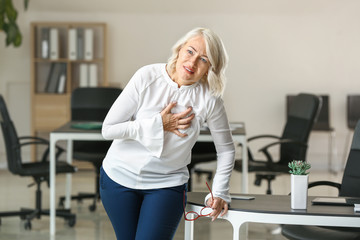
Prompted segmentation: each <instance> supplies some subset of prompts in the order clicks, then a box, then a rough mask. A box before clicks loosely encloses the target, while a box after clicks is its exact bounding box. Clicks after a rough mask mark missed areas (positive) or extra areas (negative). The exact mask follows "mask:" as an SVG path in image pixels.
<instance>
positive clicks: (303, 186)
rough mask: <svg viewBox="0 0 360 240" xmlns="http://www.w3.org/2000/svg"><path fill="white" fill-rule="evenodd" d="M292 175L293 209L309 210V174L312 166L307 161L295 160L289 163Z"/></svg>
mask: <svg viewBox="0 0 360 240" xmlns="http://www.w3.org/2000/svg"><path fill="white" fill-rule="evenodd" d="M288 166H289V168H290V171H289V173H291V208H292V209H306V208H307V191H308V182H309V175H308V174H309V172H308V170H309V169H310V168H311V165H310V164H309V163H307V162H305V161H301V160H293V161H291V162H289V165H288Z"/></svg>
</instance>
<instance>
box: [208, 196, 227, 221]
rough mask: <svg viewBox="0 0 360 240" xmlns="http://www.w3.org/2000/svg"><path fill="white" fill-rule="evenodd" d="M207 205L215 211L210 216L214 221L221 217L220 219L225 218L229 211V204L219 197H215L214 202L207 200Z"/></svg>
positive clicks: (210, 199)
mask: <svg viewBox="0 0 360 240" xmlns="http://www.w3.org/2000/svg"><path fill="white" fill-rule="evenodd" d="M207 205H208V206H209V207H211V208H212V210H213V211H212V212H211V214H210V215H209V216H210V217H211V218H212V221H215V219H216V218H217V217H218V216H219V215H220V217H222V216H224V215H225V214H226V213H227V211H228V210H229V206H228V203H227V202H226V201H224V200H223V199H221V198H219V197H214V200H213V199H212V198H209V199H208V200H207ZM220 213H221V214H220Z"/></svg>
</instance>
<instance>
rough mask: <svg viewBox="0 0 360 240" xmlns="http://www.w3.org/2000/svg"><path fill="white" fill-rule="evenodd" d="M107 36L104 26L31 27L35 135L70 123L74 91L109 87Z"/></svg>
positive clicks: (45, 24) (42, 24)
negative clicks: (72, 93) (76, 89)
mask: <svg viewBox="0 0 360 240" xmlns="http://www.w3.org/2000/svg"><path fill="white" fill-rule="evenodd" d="M106 34H107V27H106V24H105V23H85V22H84V23H82V22H33V23H31V43H30V44H31V47H30V49H31V100H32V104H31V106H32V109H31V114H32V116H31V119H32V124H31V128H32V129H31V130H32V134H33V135H42V134H47V135H48V133H49V132H50V131H51V130H53V129H55V128H57V127H59V126H61V125H62V124H64V123H65V122H67V121H69V120H70V97H71V92H72V90H73V89H75V88H77V87H80V86H90V87H95V86H108V80H107V51H106V42H107V39H106ZM34 154H35V151H34ZM34 157H35V155H34Z"/></svg>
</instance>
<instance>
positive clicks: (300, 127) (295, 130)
mask: <svg viewBox="0 0 360 240" xmlns="http://www.w3.org/2000/svg"><path fill="white" fill-rule="evenodd" d="M320 105H321V99H320V98H319V97H318V96H315V95H311V94H304V93H302V94H299V95H297V96H295V97H294V98H293V100H292V101H291V104H290V106H289V109H288V113H287V120H286V125H285V128H284V130H283V134H282V136H281V138H282V139H292V140H295V141H299V142H303V143H307V142H308V139H309V135H310V132H311V129H312V127H313V125H314V121H315V118H316V117H317V115H318V111H319V107H320ZM306 150H307V147H302V146H300V145H298V144H291V143H289V144H281V147H280V160H279V163H283V164H284V165H287V164H288V162H289V161H292V160H305V157H306Z"/></svg>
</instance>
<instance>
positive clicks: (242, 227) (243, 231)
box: [225, 215, 248, 240]
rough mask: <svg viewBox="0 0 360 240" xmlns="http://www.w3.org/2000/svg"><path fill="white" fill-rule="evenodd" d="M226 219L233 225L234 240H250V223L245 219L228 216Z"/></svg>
mask: <svg viewBox="0 0 360 240" xmlns="http://www.w3.org/2000/svg"><path fill="white" fill-rule="evenodd" d="M225 219H226V220H227V221H229V222H230V223H231V226H232V228H233V240H239V239H240V240H246V239H248V223H247V222H245V221H244V219H243V218H241V217H239V216H229V215H228V216H227V217H226V218H225Z"/></svg>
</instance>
